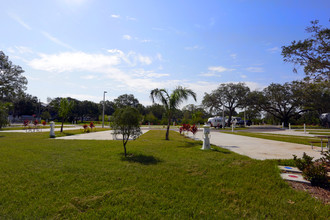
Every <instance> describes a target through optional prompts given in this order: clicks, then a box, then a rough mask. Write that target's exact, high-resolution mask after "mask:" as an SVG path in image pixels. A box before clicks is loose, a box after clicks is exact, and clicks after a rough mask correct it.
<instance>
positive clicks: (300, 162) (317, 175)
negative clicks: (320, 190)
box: [293, 152, 328, 186]
mask: <svg viewBox="0 0 330 220" xmlns="http://www.w3.org/2000/svg"><path fill="white" fill-rule="evenodd" d="M293 159H294V160H295V162H296V166H297V167H298V169H299V170H301V171H302V174H303V176H304V177H305V178H306V179H307V180H309V181H310V182H311V184H312V186H327V185H328V178H327V170H326V168H325V162H324V160H325V159H324V158H321V159H320V160H317V161H315V162H313V157H310V156H308V155H307V154H306V153H305V152H304V154H303V157H302V158H297V156H296V155H293Z"/></svg>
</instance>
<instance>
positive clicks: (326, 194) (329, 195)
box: [287, 181, 330, 205]
mask: <svg viewBox="0 0 330 220" xmlns="http://www.w3.org/2000/svg"><path fill="white" fill-rule="evenodd" d="M287 183H288V184H289V186H291V187H292V188H293V189H295V190H299V191H305V192H308V193H309V194H310V195H311V196H313V197H314V198H317V199H319V200H320V201H322V202H323V203H324V204H326V205H330V188H329V187H327V188H321V187H318V186H311V185H309V184H306V183H298V182H293V181H287Z"/></svg>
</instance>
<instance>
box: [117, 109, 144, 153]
mask: <svg viewBox="0 0 330 220" xmlns="http://www.w3.org/2000/svg"><path fill="white" fill-rule="evenodd" d="M141 118H142V117H141V115H140V114H139V111H138V110H137V109H136V108H132V107H130V106H127V107H125V108H122V109H117V110H116V111H115V113H114V115H113V121H112V128H113V130H114V131H113V132H114V134H121V135H122V137H123V146H124V153H125V157H126V155H127V153H126V144H127V142H128V140H129V138H133V139H136V138H137V137H139V136H140V135H141V134H142V132H141V129H140V122H141Z"/></svg>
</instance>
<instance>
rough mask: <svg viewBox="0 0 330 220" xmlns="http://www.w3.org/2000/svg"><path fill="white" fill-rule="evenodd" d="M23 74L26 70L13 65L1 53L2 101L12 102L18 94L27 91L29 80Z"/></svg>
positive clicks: (0, 92)
mask: <svg viewBox="0 0 330 220" xmlns="http://www.w3.org/2000/svg"><path fill="white" fill-rule="evenodd" d="M22 73H24V70H23V69H22V68H21V67H20V66H17V65H14V64H12V62H11V61H9V59H8V56H6V55H5V54H4V52H2V51H0V101H11V99H12V98H13V97H15V95H16V94H18V93H19V92H21V91H24V90H26V84H27V79H26V78H25V77H24V76H22Z"/></svg>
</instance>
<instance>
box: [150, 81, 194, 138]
mask: <svg viewBox="0 0 330 220" xmlns="http://www.w3.org/2000/svg"><path fill="white" fill-rule="evenodd" d="M189 96H192V97H193V98H194V100H195V101H196V93H195V92H193V91H192V90H190V89H187V88H183V87H181V86H178V87H177V88H176V89H175V90H173V92H172V94H169V93H168V91H167V90H166V89H154V90H152V91H151V92H150V98H151V100H152V102H153V103H155V99H157V100H158V101H160V102H161V103H162V104H163V106H164V108H165V110H166V114H167V119H168V122H167V130H166V136H165V139H166V140H169V138H168V135H169V130H170V123H171V120H172V116H173V112H174V110H175V109H176V108H177V107H179V105H180V104H181V103H182V102H183V101H184V100H187V99H188V98H189Z"/></svg>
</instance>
